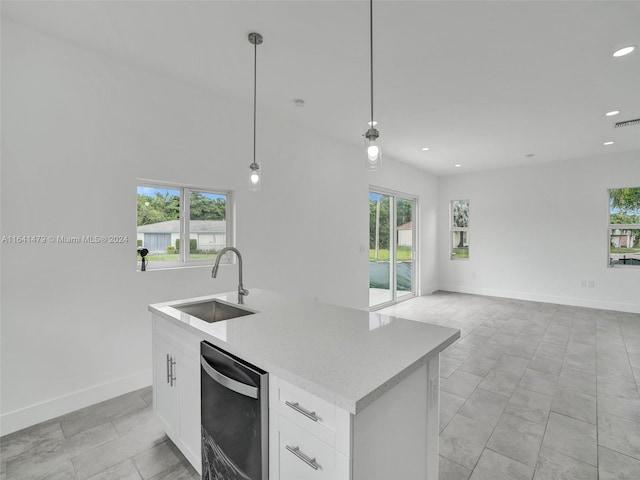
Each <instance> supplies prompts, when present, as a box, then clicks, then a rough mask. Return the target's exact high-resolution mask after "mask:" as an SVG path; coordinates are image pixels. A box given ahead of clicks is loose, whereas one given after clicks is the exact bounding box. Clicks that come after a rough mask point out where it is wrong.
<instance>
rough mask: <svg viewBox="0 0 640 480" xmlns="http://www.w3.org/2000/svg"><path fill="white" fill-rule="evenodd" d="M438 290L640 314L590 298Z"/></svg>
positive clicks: (629, 305) (625, 305) (623, 305)
mask: <svg viewBox="0 0 640 480" xmlns="http://www.w3.org/2000/svg"><path fill="white" fill-rule="evenodd" d="M438 290H444V291H447V292H457V293H468V294H471V295H485V296H487V297H501V298H512V299H514V300H527V301H531V302H542V303H555V304H558V305H570V306H574V307H585V308H598V309H601V310H614V311H617V312H625V313H640V305H638V304H632V303H621V302H610V301H607V300H598V299H591V298H579V297H563V296H557V295H547V294H541V293H529V292H519V291H511V290H495V289H489V288H473V287H461V286H457V285H441V286H440V287H439V288H438Z"/></svg>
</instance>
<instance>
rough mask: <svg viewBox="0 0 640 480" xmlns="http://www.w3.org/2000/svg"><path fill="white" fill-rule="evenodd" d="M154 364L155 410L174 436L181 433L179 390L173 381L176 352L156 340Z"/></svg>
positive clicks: (164, 425)
mask: <svg viewBox="0 0 640 480" xmlns="http://www.w3.org/2000/svg"><path fill="white" fill-rule="evenodd" d="M153 349H154V355H155V362H154V375H155V378H154V382H153V409H154V411H155V412H156V415H157V416H158V418H159V419H160V421H161V422H162V423H163V427H164V429H165V431H166V432H167V433H168V434H173V435H174V436H175V435H177V434H178V432H179V424H178V420H179V415H180V414H179V407H180V405H179V403H178V388H177V384H176V381H175V380H172V378H173V377H175V375H174V376H173V377H172V376H171V373H172V368H173V372H175V371H176V370H175V364H172V362H176V363H177V360H176V354H175V351H173V349H172V348H171V347H170V346H169V345H168V344H167V343H165V342H164V341H162V340H161V339H159V338H157V337H156V338H154V343H153Z"/></svg>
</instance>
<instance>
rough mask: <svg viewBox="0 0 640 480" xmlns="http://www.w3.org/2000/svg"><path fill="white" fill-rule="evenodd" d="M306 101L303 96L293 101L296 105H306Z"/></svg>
mask: <svg viewBox="0 0 640 480" xmlns="http://www.w3.org/2000/svg"><path fill="white" fill-rule="evenodd" d="M304 103H305V102H304V100H303V99H302V98H296V99H295V100H294V101H293V104H294V105H295V106H296V107H304Z"/></svg>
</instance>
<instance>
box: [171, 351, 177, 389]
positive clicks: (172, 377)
mask: <svg viewBox="0 0 640 480" xmlns="http://www.w3.org/2000/svg"><path fill="white" fill-rule="evenodd" d="M170 363H171V377H170V379H171V386H172V387H173V385H174V383H175V382H176V376H175V372H174V371H173V367H175V366H176V361H175V360H174V359H173V357H171V362H170Z"/></svg>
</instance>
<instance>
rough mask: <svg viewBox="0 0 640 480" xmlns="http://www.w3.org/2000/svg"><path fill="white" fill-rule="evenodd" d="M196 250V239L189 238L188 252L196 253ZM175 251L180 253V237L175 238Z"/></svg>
mask: <svg viewBox="0 0 640 480" xmlns="http://www.w3.org/2000/svg"><path fill="white" fill-rule="evenodd" d="M196 250H198V240H196V239H195V238H190V239H189V253H196ZM176 253H180V239H179V238H176Z"/></svg>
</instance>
